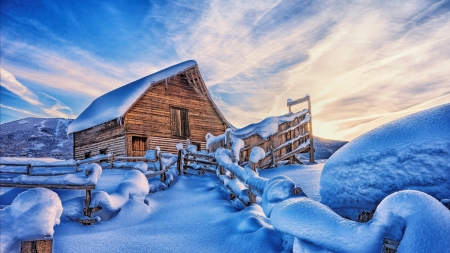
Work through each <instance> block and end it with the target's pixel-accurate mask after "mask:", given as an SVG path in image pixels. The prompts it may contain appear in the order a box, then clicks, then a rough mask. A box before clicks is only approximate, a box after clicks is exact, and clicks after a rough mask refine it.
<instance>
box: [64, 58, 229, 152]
mask: <svg viewBox="0 0 450 253" xmlns="http://www.w3.org/2000/svg"><path fill="white" fill-rule="evenodd" d="M230 126H231V125H230V124H229V123H228V121H227V120H226V119H225V117H224V116H223V115H222V113H221V112H220V111H219V109H218V108H217V106H216V104H215V103H214V101H213V100H212V98H211V95H210V93H209V91H208V89H207V88H206V85H205V83H204V81H203V78H202V76H201V74H200V71H199V68H198V65H197V62H195V61H193V60H191V61H186V62H183V63H180V64H177V65H174V66H172V67H169V68H167V69H164V70H161V71H159V72H157V73H154V74H152V75H149V76H147V77H144V78H141V79H139V80H137V81H134V82H132V83H129V84H127V85H124V86H122V87H119V88H117V89H115V90H113V91H111V92H108V93H106V94H104V95H103V96H101V97H99V98H97V99H95V100H94V101H93V102H92V103H91V104H90V105H89V107H87V108H86V109H85V110H84V111H83V112H82V113H81V114H80V116H78V117H77V118H76V119H75V120H74V121H73V122H72V123H71V124H70V125H69V128H68V133H73V143H74V144H73V156H74V159H84V158H87V157H90V156H94V155H97V154H106V153H113V154H114V155H119V156H134V157H136V156H144V154H145V151H146V150H149V149H155V147H156V146H159V147H160V148H161V150H162V151H163V152H171V153H175V152H176V151H177V150H176V144H177V143H179V142H185V141H186V139H190V140H191V144H194V145H197V147H198V149H199V150H200V149H205V148H206V139H205V135H206V134H207V133H212V134H214V135H219V134H222V133H223V132H224V131H225V129H226V128H228V127H230Z"/></svg>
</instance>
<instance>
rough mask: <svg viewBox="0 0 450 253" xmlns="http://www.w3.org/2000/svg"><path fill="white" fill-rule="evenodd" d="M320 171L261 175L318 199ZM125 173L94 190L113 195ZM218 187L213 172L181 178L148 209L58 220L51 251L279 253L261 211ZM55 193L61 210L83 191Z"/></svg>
mask: <svg viewBox="0 0 450 253" xmlns="http://www.w3.org/2000/svg"><path fill="white" fill-rule="evenodd" d="M321 168H322V165H321V164H319V165H313V166H300V165H289V166H283V167H280V168H277V169H272V170H265V171H261V174H262V176H264V177H271V176H275V175H280V174H285V175H288V176H289V177H292V178H293V180H294V181H295V182H296V183H298V184H299V185H301V186H302V188H304V190H305V191H306V192H307V194H310V196H312V197H313V198H314V196H316V197H315V198H317V196H318V192H319V189H318V188H317V187H318V185H319V184H318V183H319V178H320V171H321ZM127 171H128V170H120V169H113V170H108V169H105V170H103V173H102V175H101V177H100V179H99V181H98V184H97V188H96V191H106V192H108V193H111V192H113V191H114V190H115V189H116V187H117V185H118V184H119V183H120V182H121V180H122V178H123V176H124V174H125V173H126V172H127ZM218 184H219V181H218V180H217V177H216V176H215V175H212V174H209V175H208V174H207V175H203V176H192V175H186V176H181V177H178V179H177V181H176V183H175V184H174V185H173V186H172V187H170V188H168V189H167V190H165V191H159V192H156V193H153V194H149V195H148V196H147V197H146V202H147V203H148V205H147V204H144V203H142V202H138V201H135V200H129V201H128V202H126V204H125V205H124V206H123V207H122V210H121V211H120V212H119V213H118V214H117V215H116V216H115V217H113V218H111V219H110V220H108V221H102V222H100V223H99V224H95V225H92V226H83V225H80V224H78V223H77V222H73V221H70V220H67V219H64V218H63V217H62V218H61V219H62V220H61V224H60V225H57V226H55V233H54V252H89V251H95V252H125V251H127V252H281V251H283V239H282V238H281V236H282V235H281V233H279V232H277V231H275V230H274V229H273V228H272V226H271V225H270V221H269V219H267V218H265V216H264V214H263V212H262V209H261V207H260V206H258V205H253V206H251V207H249V208H246V209H244V210H239V209H237V208H236V207H234V206H233V205H232V203H231V202H230V201H229V200H228V199H227V197H228V196H226V194H224V192H223V191H221V190H220V187H218ZM21 191H22V190H20V189H11V190H7V188H2V191H1V193H2V202H3V203H2V204H9V203H10V201H12V200H13V199H14V196H15V195H17V194H18V193H20V192H21ZM55 192H57V193H58V195H59V197H60V199H61V201H62V202H63V206H64V205H65V202H66V201H68V200H70V199H73V198H80V197H83V196H84V191H71V190H55ZM4 197H5V198H4ZM7 202H9V203H7ZM66 203H67V202H66ZM291 247H292V246H291Z"/></svg>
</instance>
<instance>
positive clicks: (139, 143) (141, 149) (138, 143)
mask: <svg viewBox="0 0 450 253" xmlns="http://www.w3.org/2000/svg"><path fill="white" fill-rule="evenodd" d="M131 142H132V150H133V151H135V152H137V153H135V154H134V156H144V154H145V151H146V150H147V138H146V137H139V136H132V138H131Z"/></svg>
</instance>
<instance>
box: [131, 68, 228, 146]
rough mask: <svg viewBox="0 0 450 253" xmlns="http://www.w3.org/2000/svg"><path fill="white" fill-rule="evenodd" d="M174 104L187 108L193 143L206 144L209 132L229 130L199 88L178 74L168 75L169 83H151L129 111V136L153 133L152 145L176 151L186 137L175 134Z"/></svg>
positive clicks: (219, 132)
mask: <svg viewBox="0 0 450 253" xmlns="http://www.w3.org/2000/svg"><path fill="white" fill-rule="evenodd" d="M171 107H176V108H185V109H187V110H188V118H189V132H190V136H189V139H190V140H191V142H194V143H205V142H206V139H205V135H206V134H207V133H212V134H214V135H218V134H221V133H223V132H224V131H225V129H226V124H225V123H224V122H223V121H222V120H221V119H220V118H219V116H218V114H217V112H216V111H215V110H214V108H213V106H212V105H211V103H210V101H209V100H208V99H207V97H206V96H205V95H204V94H203V93H202V92H201V91H200V89H198V88H196V85H194V84H193V83H190V82H188V81H187V80H186V78H185V77H184V76H183V75H177V76H174V77H171V78H169V79H168V80H167V83H166V81H165V80H163V81H160V82H158V83H156V84H154V85H152V87H151V88H150V89H149V90H148V91H147V92H146V93H145V94H144V95H143V96H142V97H141V98H140V99H139V100H138V101H137V102H136V103H135V104H134V106H133V107H132V108H131V109H130V110H129V111H128V113H127V114H126V115H125V121H124V124H125V128H126V133H127V135H128V134H130V135H145V136H149V137H150V136H151V138H152V141H150V143H151V144H149V145H150V148H151V147H154V146H160V147H161V149H162V150H163V151H164V152H169V151H170V152H173V151H176V147H175V144H176V143H178V142H183V143H184V142H185V138H182V139H179V138H177V137H175V136H172V131H171V110H170V108H171ZM158 138H159V139H158ZM171 139H173V140H171ZM158 141H159V142H158ZM202 148H205V147H202Z"/></svg>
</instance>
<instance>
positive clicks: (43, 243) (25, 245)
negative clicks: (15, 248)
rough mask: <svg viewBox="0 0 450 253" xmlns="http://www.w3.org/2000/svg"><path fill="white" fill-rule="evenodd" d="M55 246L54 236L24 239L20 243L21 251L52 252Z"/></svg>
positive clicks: (25, 252) (28, 252)
mask: <svg viewBox="0 0 450 253" xmlns="http://www.w3.org/2000/svg"><path fill="white" fill-rule="evenodd" d="M52 247H53V238H49V239H43V240H34V241H23V242H21V243H20V253H34V252H38V253H51V252H52Z"/></svg>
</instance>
